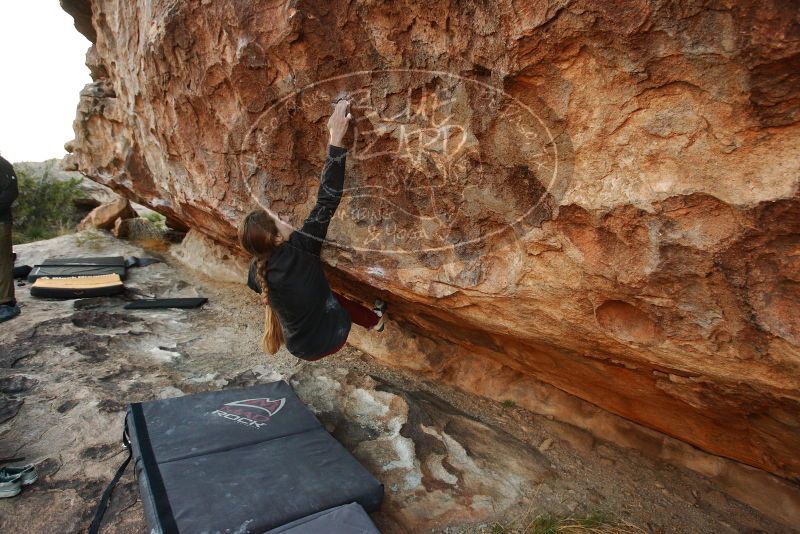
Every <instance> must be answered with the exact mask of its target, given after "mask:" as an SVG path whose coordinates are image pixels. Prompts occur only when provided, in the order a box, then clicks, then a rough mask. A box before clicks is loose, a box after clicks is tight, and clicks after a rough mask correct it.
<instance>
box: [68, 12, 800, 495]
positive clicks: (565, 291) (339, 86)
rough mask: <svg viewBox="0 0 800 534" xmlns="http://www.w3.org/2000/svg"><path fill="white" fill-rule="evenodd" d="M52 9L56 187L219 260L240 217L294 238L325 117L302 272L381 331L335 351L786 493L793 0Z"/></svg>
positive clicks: (798, 326) (792, 454)
mask: <svg viewBox="0 0 800 534" xmlns="http://www.w3.org/2000/svg"><path fill="white" fill-rule="evenodd" d="M62 4H63V5H65V8H67V9H68V10H69V11H70V12H71V13H77V14H79V18H78V28H79V29H81V31H84V33H85V34H86V35H87V37H89V38H90V39H91V40H92V41H93V46H92V47H91V49H90V51H89V53H88V55H87V63H88V64H89V66H90V68H91V71H92V73H93V76H94V80H95V81H94V83H92V84H90V85H88V86H87V87H86V88H85V89H84V91H83V92H82V93H81V100H80V105H79V108H78V116H77V119H76V121H75V132H76V139H75V141H73V142H72V143H71V144H70V145H69V147H68V148H69V149H70V150H71V152H72V154H71V156H70V158H69V161H70V166H71V167H72V168H75V169H79V170H81V171H82V172H84V173H86V174H87V175H89V176H91V177H92V178H93V179H95V180H97V181H99V182H101V183H104V184H106V185H109V186H110V187H112V188H113V189H115V190H116V191H118V192H120V193H122V194H124V195H125V196H127V197H129V198H130V199H132V200H135V201H137V202H140V203H143V204H146V205H148V206H150V207H151V208H153V209H155V210H157V211H159V212H160V213H162V214H164V215H166V216H167V218H168V222H169V224H171V225H172V226H179V227H188V228H192V229H193V230H195V231H199V232H201V233H203V234H206V235H207V236H209V237H211V238H213V239H214V240H216V241H218V242H219V243H221V244H224V245H227V246H231V247H234V246H235V230H234V229H235V226H236V223H237V221H238V220H239V218H240V217H241V216H242V215H243V214H244V213H245V212H246V211H248V210H249V209H251V208H253V207H254V206H257V205H259V204H260V205H269V206H271V207H272V208H273V209H275V210H277V211H279V212H282V213H284V214H286V215H287V216H289V217H290V218H291V219H292V220H293V221H294V222H295V223H299V222H300V221H301V220H302V218H303V217H304V216H305V215H306V214H307V212H308V210H309V209H310V207H311V205H312V203H313V201H314V197H315V193H316V187H317V177H318V175H319V171H320V167H321V163H322V160H323V155H324V147H325V143H326V138H327V134H326V132H325V122H326V118H327V115H328V114H329V113H330V110H331V107H330V102H331V100H332V99H333V98H334V97H336V96H337V95H339V94H341V93H344V92H347V93H349V94H350V95H351V96H352V97H353V99H354V105H353V112H354V114H355V119H356V120H355V124H356V126H357V132H356V133H355V135H354V137H353V138H351V139H350V140H349V143H350V144H349V146H350V154H349V156H348V170H347V186H348V192H347V195H346V197H345V200H344V202H343V203H342V206H341V208H340V214H341V217H337V220H336V221H335V222H334V223H333V225H332V227H331V232H330V238H331V243H330V246H328V247H327V249H326V250H327V252H326V261H327V262H328V264H329V266H330V267H331V269H330V275H331V279H332V280H333V282H334V284H335V285H336V286H337V287H338V288H340V289H341V290H343V291H347V292H350V293H352V294H356V295H360V296H362V297H364V296H367V295H372V294H374V293H379V294H380V295H383V296H384V297H385V298H386V300H388V301H389V302H391V305H392V312H393V317H394V318H395V319H396V320H397V323H396V324H393V325H392V326H391V327H390V329H389V333H388V334H387V335H386V336H385V337H383V338H376V337H374V336H373V335H371V334H370V335H357V336H356V337H354V340H355V342H356V343H358V344H359V345H360V346H361V347H363V348H365V349H366V350H368V351H369V352H371V353H373V354H374V355H375V356H376V357H379V358H382V359H385V360H386V361H388V362H390V363H393V364H395V365H404V366H407V367H411V368H415V369H418V370H419V371H420V372H425V373H428V374H429V375H430V376H431V377H432V378H434V379H438V380H445V381H449V382H452V383H455V384H457V385H459V386H461V387H464V388H466V389H471V390H474V391H478V392H481V393H484V394H490V393H491V394H492V395H493V396H494V397H496V398H497V397H501V398H502V395H506V394H507V395H511V394H512V393H513V395H515V396H516V400H517V402H519V403H520V404H523V405H525V404H526V403H527V404H528V405H532V404H535V402H534V401H535V399H533V397H534V396H536V395H538V394H539V393H537V392H538V391H539V389H535V388H521V387H515V385H518V384H520V383H526V384H529V383H530V384H533V383H535V384H541V383H544V384H547V385H549V386H552V387H554V388H557V389H558V390H561V391H560V392H558V394H559V395H561V394H562V393H561V392H566V393H568V394H570V395H574V396H576V397H578V398H580V399H583V400H585V401H588V402H590V403H592V404H594V405H596V406H599V407H601V408H604V409H605V410H608V411H610V412H612V413H614V414H617V415H619V416H622V417H624V418H627V419H629V420H632V421H635V422H638V423H640V424H642V425H644V426H646V427H649V428H651V429H655V430H658V431H661V432H663V433H665V434H668V435H670V436H673V437H677V438H679V439H681V440H684V441H686V442H688V443H691V444H693V445H695V446H697V447H699V448H701V449H703V450H705V451H709V452H712V453H714V454H717V455H721V456H725V457H728V458H732V459H735V460H738V461H740V462H743V463H745V464H749V465H751V466H755V467H758V468H761V469H764V470H767V471H769V472H771V473H774V474H777V475H779V476H782V477H785V478H788V479H796V478H797V477H798V476H800V455H798V454H797V451H798V450H800V389H799V386H800V198H799V197H798V180H799V179H800V123H799V121H800V23H798V18H797V5H796V3H795V2H792V1H789V0H786V1H782V0H769V1H766V2H757V1H755V0H748V1H744V2H716V3H713V2H712V3H709V5H708V6H705V7H703V6H701V5H699V4H695V3H693V4H692V6H691V7H689V6H685V7H680V6H679V5H678V4H679V3H678V4H676V3H672V2H660V1H633V0H630V1H626V2H592V1H589V0H586V1H574V2H570V1H552V2H546V1H545V2H489V3H483V4H480V3H463V2H438V3H430V2H424V3H423V2H410V1H398V2H389V3H383V2H380V3H376V2H370V1H366V0H354V1H351V2H338V1H334V2H306V1H300V2H289V1H283V0H276V1H267V2H241V1H233V0H229V1H225V0H219V1H215V2H196V1H189V0H179V1H175V0H171V1H166V0H164V1H158V0H154V1H152V2H141V1H139V2H135V1H134V2H132V1H129V0H92V1H89V0H83V1H81V0H62ZM87 13H91V16H90V19H87V18H86V17H87V15H86V14H87ZM87 20H91V26H87ZM254 320H255V319H254ZM525 381H527V382H525ZM549 386H542V387H545V388H546V387H549ZM553 391H555V390H553ZM504 392H508V393H504ZM576 417H577V416H576Z"/></svg>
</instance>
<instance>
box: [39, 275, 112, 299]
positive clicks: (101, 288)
mask: <svg viewBox="0 0 800 534" xmlns="http://www.w3.org/2000/svg"><path fill="white" fill-rule="evenodd" d="M123 291H125V286H124V285H123V283H122V280H120V277H119V275H118V274H105V275H100V276H74V277H71V278H46V277H42V278H37V279H36V281H35V282H34V283H33V285H32V286H31V295H33V296H34V297H39V298H48V299H79V298H88V297H105V296H109V295H117V294H119V293H122V292H123Z"/></svg>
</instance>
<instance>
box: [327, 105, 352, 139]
mask: <svg viewBox="0 0 800 534" xmlns="http://www.w3.org/2000/svg"><path fill="white" fill-rule="evenodd" d="M352 118H353V116H352V115H350V101H349V100H346V99H343V100H340V101H339V102H337V103H336V107H335V108H334V110H333V114H332V115H331V118H330V119H328V131H329V132H330V144H332V145H333V146H339V147H341V146H343V145H344V135H345V134H346V133H347V127H348V126H349V125H350V119H352Z"/></svg>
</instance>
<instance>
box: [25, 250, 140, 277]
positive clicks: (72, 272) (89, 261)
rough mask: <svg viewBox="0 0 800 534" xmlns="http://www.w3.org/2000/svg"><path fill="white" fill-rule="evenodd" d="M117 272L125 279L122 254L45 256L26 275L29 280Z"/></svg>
mask: <svg viewBox="0 0 800 534" xmlns="http://www.w3.org/2000/svg"><path fill="white" fill-rule="evenodd" d="M105 274H118V275H119V277H120V278H121V279H123V280H124V279H125V258H123V257H122V256H110V257H100V258H98V257H86V258H47V259H46V260H44V261H43V262H42V263H41V264H39V265H34V267H33V270H32V271H31V272H30V274H29V275H28V281H29V282H35V281H36V280H37V279H38V278H42V277H48V278H68V277H72V276H100V275H105Z"/></svg>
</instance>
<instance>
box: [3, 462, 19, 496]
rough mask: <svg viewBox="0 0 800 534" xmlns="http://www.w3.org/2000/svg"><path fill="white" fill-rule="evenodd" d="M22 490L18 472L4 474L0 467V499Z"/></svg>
mask: <svg viewBox="0 0 800 534" xmlns="http://www.w3.org/2000/svg"><path fill="white" fill-rule="evenodd" d="M21 491H22V477H21V476H20V475H19V474H14V475H9V474H6V470H5V469H0V499H5V498H8V497H16V496H17V495H19V494H20V492H21Z"/></svg>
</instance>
